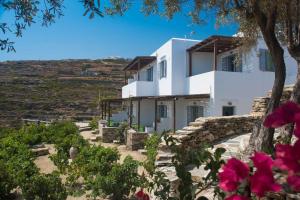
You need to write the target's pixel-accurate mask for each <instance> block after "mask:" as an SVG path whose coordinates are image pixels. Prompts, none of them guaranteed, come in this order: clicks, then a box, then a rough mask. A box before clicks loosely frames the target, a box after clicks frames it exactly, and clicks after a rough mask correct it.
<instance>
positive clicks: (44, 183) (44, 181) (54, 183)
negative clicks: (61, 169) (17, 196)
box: [22, 172, 67, 200]
mask: <svg viewBox="0 0 300 200" xmlns="http://www.w3.org/2000/svg"><path fill="white" fill-rule="evenodd" d="M22 191H23V192H22V193H23V197H24V198H25V199H26V200H64V199H66V198H67V191H66V188H65V187H64V185H63V184H62V182H61V178H60V177H59V174H58V173H56V172H53V173H51V174H45V175H41V174H36V175H34V176H32V177H30V178H29V181H27V182H26V183H25V184H24V186H23V188H22Z"/></svg>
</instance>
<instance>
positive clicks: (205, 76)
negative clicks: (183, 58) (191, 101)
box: [186, 71, 215, 95]
mask: <svg viewBox="0 0 300 200" xmlns="http://www.w3.org/2000/svg"><path fill="white" fill-rule="evenodd" d="M214 78H215V72H214V71H210V72H206V73H202V74H197V75H194V76H190V77H187V92H186V93H187V94H191V95H192V94H210V93H211V91H212V90H213V88H212V87H214Z"/></svg>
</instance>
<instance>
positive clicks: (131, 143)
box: [126, 129, 149, 151]
mask: <svg viewBox="0 0 300 200" xmlns="http://www.w3.org/2000/svg"><path fill="white" fill-rule="evenodd" d="M148 136H149V134H148V133H141V132H136V131H134V130H132V129H130V130H128V131H127V136H126V148H127V149H129V150H131V151H135V150H138V149H143V148H144V144H145V141H146V140H147V138H148Z"/></svg>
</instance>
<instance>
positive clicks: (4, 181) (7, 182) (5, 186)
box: [0, 161, 15, 200]
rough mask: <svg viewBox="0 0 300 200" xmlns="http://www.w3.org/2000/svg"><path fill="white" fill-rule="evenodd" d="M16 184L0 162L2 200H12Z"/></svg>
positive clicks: (0, 196)
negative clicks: (11, 192)
mask: <svg viewBox="0 0 300 200" xmlns="http://www.w3.org/2000/svg"><path fill="white" fill-rule="evenodd" d="M14 188H15V186H14V183H13V181H12V178H11V176H10V174H9V172H8V171H7V169H6V166H5V164H4V162H3V161H0V200H5V199H10V198H11V194H10V191H11V190H12V189H14Z"/></svg>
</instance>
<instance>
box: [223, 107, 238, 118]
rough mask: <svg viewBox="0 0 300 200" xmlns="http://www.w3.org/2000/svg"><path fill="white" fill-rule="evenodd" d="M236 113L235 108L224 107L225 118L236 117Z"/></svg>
mask: <svg viewBox="0 0 300 200" xmlns="http://www.w3.org/2000/svg"><path fill="white" fill-rule="evenodd" d="M234 112H235V108H234V106H223V116H232V115H234Z"/></svg>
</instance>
